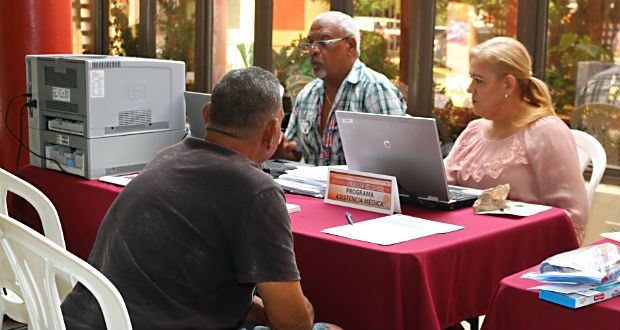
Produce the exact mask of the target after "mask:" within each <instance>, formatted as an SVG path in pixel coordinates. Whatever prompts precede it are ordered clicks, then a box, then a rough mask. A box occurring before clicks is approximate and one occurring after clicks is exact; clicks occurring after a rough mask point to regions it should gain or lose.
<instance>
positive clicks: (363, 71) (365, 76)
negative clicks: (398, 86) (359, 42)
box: [360, 61, 394, 85]
mask: <svg viewBox="0 0 620 330" xmlns="http://www.w3.org/2000/svg"><path fill="white" fill-rule="evenodd" d="M360 63H361V61H360ZM360 81H362V82H366V83H373V84H389V85H394V84H392V82H391V81H390V80H389V79H388V77H386V76H385V75H384V74H382V73H380V72H377V71H375V70H373V69H371V68H369V67H368V66H366V65H365V64H363V63H362V66H361V68H360Z"/></svg>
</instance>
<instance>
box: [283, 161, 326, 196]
mask: <svg viewBox="0 0 620 330" xmlns="http://www.w3.org/2000/svg"><path fill="white" fill-rule="evenodd" d="M328 169H329V166H298V167H297V168H296V169H294V170H288V171H286V173H284V174H282V175H280V177H278V178H277V179H275V181H276V182H277V183H278V184H280V186H281V187H282V189H284V191H286V192H290V193H294V194H302V195H310V196H313V197H320V198H322V197H324V196H325V189H326V187H327V173H328V172H329V170H328Z"/></svg>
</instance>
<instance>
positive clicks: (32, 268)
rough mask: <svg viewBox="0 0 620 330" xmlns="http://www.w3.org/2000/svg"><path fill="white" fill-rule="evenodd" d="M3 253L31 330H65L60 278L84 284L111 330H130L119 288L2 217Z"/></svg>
mask: <svg viewBox="0 0 620 330" xmlns="http://www.w3.org/2000/svg"><path fill="white" fill-rule="evenodd" d="M0 250H3V252H4V253H5V254H6V256H7V257H8V260H9V263H10V266H11V269H12V271H13V273H14V274H15V277H16V278H17V283H19V289H20V290H19V292H21V294H22V299H23V300H24V302H25V304H26V310H27V314H28V320H27V322H26V323H27V324H28V328H29V329H65V323H64V319H63V316H62V312H61V309H60V304H61V298H60V296H59V294H58V290H57V283H56V281H57V279H58V276H57V275H58V274H61V273H62V274H66V275H69V276H70V277H72V278H74V279H76V280H77V281H79V282H80V283H82V284H83V285H84V286H85V287H86V288H87V289H88V290H89V291H90V292H91V293H92V295H93V296H94V297H95V299H96V300H97V302H98V303H99V306H100V307H101V311H102V312H103V318H104V320H105V324H106V327H107V328H108V329H131V322H130V319H129V313H128V312H127V307H126V306H125V302H124V300H123V297H122V296H121V295H120V293H119V292H118V290H117V289H116V287H114V285H113V284H112V282H110V281H109V280H108V279H107V278H106V277H105V276H103V274H101V273H100V272H99V271H98V270H97V269H95V268H94V267H92V266H91V265H89V264H88V263H87V262H85V261H84V260H82V259H80V258H78V257H77V256H75V255H73V254H71V253H70V252H68V251H67V250H65V249H63V248H61V247H59V246H58V245H57V244H55V243H53V242H52V241H51V240H49V239H47V238H46V237H44V236H43V235H41V234H39V233H38V232H36V231H35V230H33V229H31V228H29V227H28V226H26V225H23V224H21V223H19V222H18V221H16V220H14V219H11V218H10V217H8V216H6V215H2V214H0Z"/></svg>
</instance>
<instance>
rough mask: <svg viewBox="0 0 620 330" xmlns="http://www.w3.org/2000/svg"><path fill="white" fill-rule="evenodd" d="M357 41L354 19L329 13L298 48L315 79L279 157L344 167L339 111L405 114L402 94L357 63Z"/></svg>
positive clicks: (296, 112)
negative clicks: (297, 156) (296, 156)
mask: <svg viewBox="0 0 620 330" xmlns="http://www.w3.org/2000/svg"><path fill="white" fill-rule="evenodd" d="M359 40H360V32H359V29H358V28H357V26H356V25H355V22H354V21H353V19H352V18H351V16H348V15H346V14H343V13H341V12H325V13H322V14H320V15H318V16H317V17H315V18H314V21H313V22H312V26H311V27H310V32H309V34H308V42H307V43H302V44H300V45H299V47H300V48H301V49H302V50H304V51H307V52H308V56H309V57H310V65H311V66H312V73H313V75H314V76H315V77H317V79H315V80H314V81H312V82H310V83H309V84H307V85H306V86H305V87H304V88H303V90H302V91H301V92H300V93H299V95H298V96H297V100H296V101H295V107H294V110H293V113H292V115H291V119H290V121H289V124H288V128H287V129H286V133H285V138H283V140H282V142H281V144H280V147H279V149H278V151H277V152H276V155H275V156H274V157H275V158H281V157H286V156H287V155H289V157H290V154H291V153H292V151H293V150H295V151H296V153H297V154H299V153H301V155H302V156H303V158H304V161H305V162H306V163H308V164H314V165H337V164H346V160H345V158H344V152H343V150H342V144H341V142H340V133H339V132H338V127H337V126H336V116H335V111H336V110H344V111H354V112H371V113H381V114H391V115H404V114H405V112H406V109H407V105H406V102H405V99H404V98H403V96H402V94H401V93H400V91H399V90H398V89H397V88H396V87H395V86H394V84H393V83H392V82H390V81H389V80H388V79H387V78H386V77H385V76H384V75H382V74H380V73H378V72H375V71H373V70H371V69H370V68H368V67H366V65H364V63H362V62H361V61H360V60H359V59H358V58H359V56H360V46H359ZM289 157H287V158H289Z"/></svg>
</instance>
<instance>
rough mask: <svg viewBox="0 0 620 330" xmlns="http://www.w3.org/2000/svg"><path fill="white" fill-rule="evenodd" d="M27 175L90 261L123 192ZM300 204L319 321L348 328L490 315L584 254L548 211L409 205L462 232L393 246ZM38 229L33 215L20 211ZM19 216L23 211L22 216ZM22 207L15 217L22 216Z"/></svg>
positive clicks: (296, 218)
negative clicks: (515, 278) (498, 304)
mask: <svg viewBox="0 0 620 330" xmlns="http://www.w3.org/2000/svg"><path fill="white" fill-rule="evenodd" d="M20 176H21V177H22V178H24V179H25V180H27V181H29V182H30V183H32V184H33V185H35V186H36V187H38V188H39V189H40V190H41V191H43V193H44V194H46V195H47V196H48V197H49V198H50V200H51V201H52V202H53V203H54V205H55V206H56V208H57V210H58V213H59V216H60V220H61V222H62V225H63V231H64V234H65V240H66V242H67V249H68V250H69V251H71V252H73V253H74V254H76V255H78V256H79V257H81V258H83V259H86V258H87V257H88V254H89V252H90V249H91V248H92V244H93V242H94V239H95V236H96V232H97V229H98V227H99V224H100V222H101V220H102V218H103V216H104V214H105V212H106V210H107V208H108V207H109V206H110V204H111V203H112V201H113V200H114V198H115V197H116V195H117V194H118V193H119V192H120V190H121V188H120V187H116V186H114V185H111V184H106V183H101V182H99V181H97V180H92V181H89V180H84V179H81V178H78V177H74V176H70V175H66V174H63V173H58V172H54V171H51V170H44V169H40V168H36V167H32V166H29V167H25V168H24V169H23V170H22V171H21V172H20ZM287 201H288V202H289V203H293V204H298V205H300V206H301V212H297V213H293V214H291V224H292V231H293V235H294V239H295V253H296V256H297V262H298V267H299V270H300V271H301V276H302V287H303V289H304V292H305V294H306V295H307V296H308V298H309V299H310V301H311V302H312V304H313V305H314V307H315V312H316V318H317V320H322V321H328V322H333V323H336V324H339V325H341V326H343V327H345V328H349V329H442V328H445V327H448V326H451V325H454V324H457V323H458V322H460V321H462V320H464V319H468V318H471V317H475V316H478V315H482V314H484V312H485V311H486V309H487V306H488V303H489V301H490V299H491V297H492V294H493V292H494V290H495V289H496V287H497V285H498V283H499V281H500V280H501V279H502V278H504V277H505V276H507V275H509V274H512V273H515V272H517V271H519V270H522V269H525V268H527V267H530V266H533V265H535V264H537V263H539V262H541V261H542V260H544V259H545V258H547V257H549V256H551V255H553V254H556V253H559V252H563V251H566V250H571V249H574V248H577V247H578V245H577V240H576V238H575V235H574V233H573V229H572V225H571V223H570V220H569V218H568V217H567V216H566V214H565V213H564V212H563V211H562V210H559V209H555V208H554V209H551V210H549V211H545V212H542V213H539V214H537V215H534V216H530V217H527V218H518V217H510V216H508V217H506V216H504V217H496V216H488V215H487V216H485V215H474V214H473V213H472V210H471V208H465V209H461V210H456V211H451V212H441V211H433V210H427V209H421V208H415V207H408V206H405V207H404V208H403V210H404V212H405V213H406V214H409V215H413V216H418V217H421V218H425V219H430V220H437V221H443V222H446V223H452V224H457V225H462V226H465V229H463V230H459V231H456V232H453V233H448V234H442V235H435V236H429V237H424V238H420V239H416V240H413V241H409V242H404V243H400V244H395V245H392V246H380V245H375V244H371V243H366V242H360V241H355V240H351V239H347V238H342V237H338V236H333V235H328V234H324V233H321V232H320V231H321V230H323V229H325V228H329V227H333V226H339V225H343V224H346V223H347V221H346V218H345V215H344V211H345V209H346V210H349V212H350V213H351V214H352V217H353V219H354V220H355V221H363V220H368V219H372V218H376V217H379V216H382V215H380V214H377V213H372V212H367V211H361V210H356V209H348V208H343V207H341V206H335V205H330V204H324V203H323V201H322V200H320V199H315V198H311V197H305V196H296V195H287ZM23 209H24V211H23V213H24V220H25V221H26V223H28V224H29V225H31V226H33V227H35V228H36V227H37V226H39V227H40V225H38V224H37V223H36V221H33V219H34V216H33V214H32V212H33V211H32V210H30V209H29V208H28V207H25V208H23ZM16 213H17V215H16ZM21 213H22V210H21V207H20V206H19V203H12V204H11V214H12V215H13V216H17V217H18V218H19V216H20V214H21Z"/></svg>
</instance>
